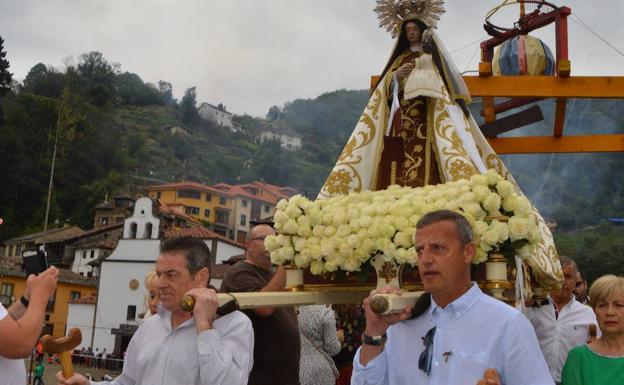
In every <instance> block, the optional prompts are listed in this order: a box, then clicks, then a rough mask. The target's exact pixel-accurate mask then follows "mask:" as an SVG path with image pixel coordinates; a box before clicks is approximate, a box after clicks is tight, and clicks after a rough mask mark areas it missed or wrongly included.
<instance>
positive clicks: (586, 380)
mask: <svg viewBox="0 0 624 385" xmlns="http://www.w3.org/2000/svg"><path fill="white" fill-rule="evenodd" d="M589 296H590V298H591V307H592V308H593V309H594V313H596V318H597V320H598V327H599V328H600V331H601V332H602V336H601V337H599V338H597V339H595V340H593V341H592V342H590V343H589V344H587V345H582V346H577V347H576V348H574V349H572V350H570V353H568V359H567V361H566V363H565V366H564V367H563V373H562V376H561V379H562V382H561V383H562V384H563V385H603V384H604V385H612V384H624V277H617V276H615V275H605V276H602V277H600V278H598V279H597V280H596V282H594V284H593V285H592V286H591V288H590V289H589Z"/></svg>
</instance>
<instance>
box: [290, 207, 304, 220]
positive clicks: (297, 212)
mask: <svg viewBox="0 0 624 385" xmlns="http://www.w3.org/2000/svg"><path fill="white" fill-rule="evenodd" d="M301 214H303V213H302V212H301V209H300V208H299V207H297V206H296V205H293V204H290V205H288V207H287V208H286V215H288V217H289V218H297V217H298V216H299V215H301Z"/></svg>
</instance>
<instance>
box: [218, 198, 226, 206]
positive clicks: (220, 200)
mask: <svg viewBox="0 0 624 385" xmlns="http://www.w3.org/2000/svg"><path fill="white" fill-rule="evenodd" d="M219 204H220V205H225V197H219Z"/></svg>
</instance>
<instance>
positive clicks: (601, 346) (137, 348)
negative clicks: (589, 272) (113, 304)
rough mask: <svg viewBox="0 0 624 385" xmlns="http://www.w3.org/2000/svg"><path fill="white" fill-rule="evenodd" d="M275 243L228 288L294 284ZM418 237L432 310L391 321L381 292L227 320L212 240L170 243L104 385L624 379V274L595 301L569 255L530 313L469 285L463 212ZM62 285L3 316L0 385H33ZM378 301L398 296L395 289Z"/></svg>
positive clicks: (45, 287)
mask: <svg viewBox="0 0 624 385" xmlns="http://www.w3.org/2000/svg"><path fill="white" fill-rule="evenodd" d="M274 233H275V231H274V229H273V228H272V227H271V226H269V225H265V224H263V225H258V226H255V227H253V228H252V229H251V230H250V232H249V234H248V238H247V242H246V254H245V259H244V260H243V261H240V262H238V263H237V264H236V265H234V266H233V267H232V268H231V269H230V270H229V271H228V273H227V274H226V276H225V277H224V279H223V283H222V286H221V289H220V290H221V291H226V292H227V291H231V292H233V291H236V292H241V291H279V290H282V289H283V288H284V286H285V271H284V268H283V267H277V268H275V267H274V266H272V265H271V262H270V258H269V256H268V253H267V252H266V250H265V248H264V242H263V241H264V238H265V237H266V236H268V235H271V234H274ZM415 239H416V247H417V252H418V255H419V269H418V270H419V274H420V276H421V279H422V284H423V286H424V289H425V290H426V291H427V293H429V296H424V297H426V298H428V300H429V302H430V303H429V304H428V305H427V306H425V307H423V308H422V309H421V310H420V311H413V309H412V308H409V307H407V308H405V309H404V310H403V311H401V312H399V313H393V314H389V315H378V314H376V313H374V312H372V311H371V309H370V306H369V302H370V299H371V297H370V296H369V297H368V298H366V299H365V300H364V301H363V304H362V306H361V307H359V306H350V305H343V306H338V307H337V308H335V309H332V308H331V307H328V306H325V305H313V306H301V307H298V308H292V307H276V308H256V309H253V310H246V311H244V312H240V311H233V312H231V313H229V314H225V315H217V306H218V301H217V297H216V293H217V292H216V290H215V289H212V288H209V280H210V269H211V265H210V261H211V259H210V250H209V249H208V247H207V246H206V244H205V243H204V242H203V241H201V240H199V239H196V238H192V237H178V238H172V239H169V240H167V241H164V242H163V243H162V245H161V253H160V255H159V256H158V258H157V262H156V266H155V269H154V270H153V271H151V272H150V273H149V274H148V276H147V278H146V280H145V286H146V292H147V293H148V294H147V298H146V315H145V318H144V320H143V322H142V324H141V325H140V327H139V329H138V330H137V332H136V333H135V335H134V336H133V338H132V340H131V341H130V344H129V346H128V350H127V352H126V356H125V360H124V362H123V369H122V372H121V375H120V376H119V377H117V378H116V379H112V380H108V381H104V382H101V383H102V384H110V385H129V384H234V385H236V384H240V385H244V384H258V385H263V384H283V385H299V384H300V385H312V384H318V385H331V384H345V383H349V382H350V383H351V384H354V385H360V384H362V385H364V384H421V383H422V384H432V383H435V384H507V385H515V384H527V385H529V384H530V385H541V384H544V385H546V384H549V385H550V384H564V385H591V384H597V385H598V384H618V383H624V277H616V276H613V275H607V276H603V277H601V278H599V279H598V280H596V281H595V282H594V283H593V284H592V285H591V288H590V289H589V295H588V292H587V289H586V282H585V280H584V279H583V276H582V274H581V273H580V271H579V269H578V267H577V266H576V264H575V263H574V261H573V260H571V259H569V258H566V257H563V256H562V257H561V258H560V260H561V265H562V270H563V274H564V280H563V285H562V287H561V288H560V289H556V290H553V291H551V292H550V293H549V295H548V298H547V301H546V302H544V303H539V304H537V303H527V305H528V307H527V310H526V313H525V314H522V313H520V312H519V311H518V310H516V309H515V308H513V307H511V306H508V305H507V304H505V303H503V302H500V301H498V300H496V299H494V298H492V297H490V296H487V295H485V294H484V293H482V292H481V290H480V289H479V286H478V285H477V284H476V283H475V282H472V281H471V278H470V265H471V261H472V257H473V256H474V252H475V245H474V242H473V239H472V230H471V227H470V224H469V222H468V221H467V220H466V218H464V217H463V216H462V215H460V214H457V213H455V212H452V211H447V210H440V211H435V212H432V213H429V214H427V215H425V216H423V217H422V218H421V219H420V221H419V222H418V224H417V227H416V234H415ZM57 277H58V270H57V269H56V268H54V267H51V268H49V269H48V270H46V271H45V272H43V273H41V274H39V275H38V276H34V275H33V276H30V277H29V278H28V280H27V289H26V293H25V295H24V297H23V299H21V300H20V301H17V302H16V303H15V304H13V305H11V306H10V307H9V308H8V309H5V308H4V307H0V340H2V341H3V343H2V344H0V373H1V375H2V379H3V381H2V383H6V384H10V385H13V384H20V385H22V384H24V383H26V374H25V368H24V365H23V362H22V361H21V360H19V358H22V357H25V356H27V355H28V354H30V352H31V351H32V348H33V347H34V346H37V345H36V343H37V338H38V336H39V333H40V332H41V320H42V319H43V317H44V314H45V313H44V309H45V304H46V302H47V298H48V296H49V295H50V294H51V293H52V291H53V290H54V287H55V284H56V279H57ZM380 292H383V293H397V294H400V291H398V290H397V289H395V288H385V289H381V290H380ZM373 294H375V292H373V293H371V296H372V295H373ZM184 295H192V296H193V297H194V298H195V307H194V309H193V312H186V311H183V310H182V309H181V307H180V300H181V299H182V297H183V296H184ZM585 301H587V303H588V304H584V303H583V302H585ZM592 330H596V332H592ZM5 341H6V343H5ZM37 348H39V346H37ZM35 350H36V351H37V352H39V351H40V350H41V349H35ZM38 356H39V355H38ZM109 358H110V355H109V354H108V353H107V352H106V350H105V349H102V350H101V351H100V350H99V349H96V350H91V349H89V348H87V349H82V350H78V351H75V352H74V354H73V360H74V363H76V364H78V365H84V366H88V367H95V368H97V367H105V366H106V365H107V362H108V361H110V359H109ZM42 373H43V366H42V365H41V363H39V364H38V365H37V366H36V368H35V371H34V377H35V379H36V381H38V382H39V383H40V382H41V376H42ZM57 379H58V384H64V385H70V384H71V385H74V384H90V381H89V380H88V379H87V378H86V377H84V376H82V375H80V374H74V375H73V376H72V377H71V378H67V379H66V378H63V376H62V374H61V373H60V372H59V373H58V374H57Z"/></svg>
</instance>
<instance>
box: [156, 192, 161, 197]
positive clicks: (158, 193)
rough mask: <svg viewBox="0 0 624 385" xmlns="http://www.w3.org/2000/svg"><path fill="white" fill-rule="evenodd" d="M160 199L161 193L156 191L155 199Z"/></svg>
mask: <svg viewBox="0 0 624 385" xmlns="http://www.w3.org/2000/svg"><path fill="white" fill-rule="evenodd" d="M160 197H161V192H160V191H157V192H156V199H160Z"/></svg>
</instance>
